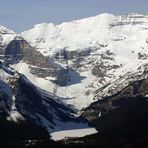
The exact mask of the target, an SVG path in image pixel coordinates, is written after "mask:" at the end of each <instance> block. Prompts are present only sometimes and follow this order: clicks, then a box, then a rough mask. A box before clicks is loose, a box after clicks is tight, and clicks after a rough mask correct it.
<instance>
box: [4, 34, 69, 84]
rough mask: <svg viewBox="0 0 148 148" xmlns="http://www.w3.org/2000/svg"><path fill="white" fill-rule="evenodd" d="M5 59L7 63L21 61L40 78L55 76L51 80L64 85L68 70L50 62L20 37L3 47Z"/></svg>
mask: <svg viewBox="0 0 148 148" xmlns="http://www.w3.org/2000/svg"><path fill="white" fill-rule="evenodd" d="M4 54H5V59H6V62H7V63H8V64H17V63H19V62H20V61H23V62H24V63H26V64H27V65H28V66H29V69H30V72H31V73H32V74H33V75H35V76H37V77H41V78H46V77H48V76H51V77H56V78H57V79H56V80H55V81H53V82H55V83H57V84H58V85H62V86H64V85H66V83H67V77H68V71H67V69H63V68H61V67H60V66H59V65H57V64H54V62H50V61H49V59H48V58H46V57H44V56H43V55H42V54H41V53H40V52H38V51H36V49H35V48H33V47H31V46H30V44H29V43H28V42H27V41H26V40H24V39H23V38H22V37H16V38H15V39H14V40H12V41H11V42H10V43H9V44H8V45H7V47H6V49H5V53H4Z"/></svg>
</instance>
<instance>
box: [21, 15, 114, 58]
mask: <svg viewBox="0 0 148 148" xmlns="http://www.w3.org/2000/svg"><path fill="white" fill-rule="evenodd" d="M113 19H114V16H113V15H110V14H101V15H98V16H96V17H91V18H86V19H82V20H76V21H72V22H68V23H63V24H61V25H54V24H52V23H50V24H46V23H43V24H38V25H35V26H34V28H32V29H30V30H28V31H25V32H23V33H21V35H22V36H23V37H24V38H25V39H26V40H27V41H28V42H29V43H30V44H31V45H32V46H35V47H36V48H37V49H39V50H40V51H41V52H42V53H43V54H44V55H47V56H48V55H50V56H52V55H53V54H54V53H55V52H57V51H59V50H61V49H64V48H65V49H67V50H69V51H73V50H83V49H85V48H89V47H94V46H95V47H100V44H103V43H104V41H105V40H106V38H107V34H108V29H109V24H111V23H112V21H113Z"/></svg>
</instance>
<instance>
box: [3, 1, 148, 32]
mask: <svg viewBox="0 0 148 148" xmlns="http://www.w3.org/2000/svg"><path fill="white" fill-rule="evenodd" d="M105 12H107V13H112V14H127V13H131V12H137V13H143V14H148V0H0V25H3V26H6V27H8V28H10V29H12V30H14V31H16V32H21V31H24V30H26V29H29V28H31V27H33V25H34V24H37V23H42V22H47V23H49V22H52V23H54V24H59V23H62V22H64V21H70V20H73V19H78V18H84V17H89V16H94V15H98V14H100V13H105Z"/></svg>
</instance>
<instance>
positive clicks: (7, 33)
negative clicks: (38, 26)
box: [0, 26, 16, 53]
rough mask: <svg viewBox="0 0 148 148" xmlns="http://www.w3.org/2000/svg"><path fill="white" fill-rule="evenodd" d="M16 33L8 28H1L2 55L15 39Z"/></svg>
mask: <svg viewBox="0 0 148 148" xmlns="http://www.w3.org/2000/svg"><path fill="white" fill-rule="evenodd" d="M15 36H16V33H15V32H13V31H12V30H9V29H7V28H6V27H3V26H0V53H2V52H3V50H4V48H5V46H6V45H7V44H8V43H9V42H10V41H11V40H13V39H14V37H15Z"/></svg>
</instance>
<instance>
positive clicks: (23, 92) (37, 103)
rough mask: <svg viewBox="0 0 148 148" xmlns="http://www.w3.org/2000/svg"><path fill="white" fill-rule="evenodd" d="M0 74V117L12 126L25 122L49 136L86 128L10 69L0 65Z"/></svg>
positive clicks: (51, 98) (60, 105) (67, 109)
mask: <svg viewBox="0 0 148 148" xmlns="http://www.w3.org/2000/svg"><path fill="white" fill-rule="evenodd" d="M0 72H1V73H0V75H1V76H5V79H3V80H0V117H2V116H4V117H5V119H6V120H7V121H13V122H16V123H20V122H23V121H26V120H27V121H30V122H31V123H33V124H35V125H37V126H39V127H41V128H44V129H45V130H47V131H48V132H49V133H51V132H53V131H62V130H72V129H80V128H89V126H88V124H87V123H86V122H84V120H83V119H82V118H78V117H77V116H75V115H76V112H75V111H74V110H72V109H71V108H69V107H68V106H67V105H66V104H64V103H63V102H62V101H60V99H58V100H55V97H56V96H53V95H52V94H50V93H48V92H46V91H44V90H42V89H41V88H39V87H36V86H35V85H34V84H32V83H31V82H30V81H29V80H28V79H27V78H26V77H25V76H24V75H21V74H19V73H17V71H15V70H14V69H13V68H11V67H9V66H8V65H5V63H1V67H0ZM57 98H58V97H57ZM0 119H1V118H0Z"/></svg>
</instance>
